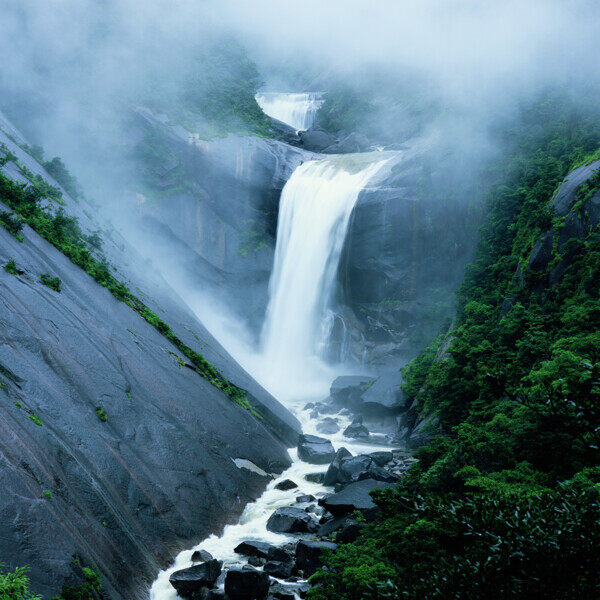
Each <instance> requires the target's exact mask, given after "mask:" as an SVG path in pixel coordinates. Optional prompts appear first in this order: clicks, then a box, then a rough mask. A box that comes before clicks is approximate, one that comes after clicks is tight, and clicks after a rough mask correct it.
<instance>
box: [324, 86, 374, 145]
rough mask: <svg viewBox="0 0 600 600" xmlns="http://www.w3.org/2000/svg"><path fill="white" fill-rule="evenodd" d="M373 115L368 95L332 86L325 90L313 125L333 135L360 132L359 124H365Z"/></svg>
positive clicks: (351, 89)
mask: <svg viewBox="0 0 600 600" xmlns="http://www.w3.org/2000/svg"><path fill="white" fill-rule="evenodd" d="M374 113H375V107H374V105H373V103H372V101H371V98H370V97H369V94H366V93H364V92H360V91H358V90H355V89H353V88H351V87H348V86H347V85H334V86H333V87H332V88H330V89H328V90H327V95H326V96H325V100H324V102H323V104H322V105H321V108H320V109H319V111H318V113H317V117H316V119H315V124H316V125H318V126H319V127H321V128H322V129H324V130H325V131H328V132H330V133H333V134H336V133H339V132H341V131H345V132H347V133H350V132H352V131H358V130H360V129H361V124H364V123H367V122H368V121H369V118H370V117H372V116H373V114H374Z"/></svg>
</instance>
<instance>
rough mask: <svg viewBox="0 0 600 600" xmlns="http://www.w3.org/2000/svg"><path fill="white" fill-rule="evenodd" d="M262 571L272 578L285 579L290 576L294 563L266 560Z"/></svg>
mask: <svg viewBox="0 0 600 600" xmlns="http://www.w3.org/2000/svg"><path fill="white" fill-rule="evenodd" d="M263 569H264V572H265V573H268V574H269V575H271V576H272V577H277V578H278V579H286V578H287V577H289V576H290V575H291V574H292V571H293V570H294V563H293V562H290V561H287V562H282V561H279V560H268V561H267V562H266V563H265V566H264V567H263Z"/></svg>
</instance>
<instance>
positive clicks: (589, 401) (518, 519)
mask: <svg viewBox="0 0 600 600" xmlns="http://www.w3.org/2000/svg"><path fill="white" fill-rule="evenodd" d="M505 138H506V141H507V143H508V144H509V146H508V147H509V153H508V155H507V156H508V159H507V160H505V161H504V162H502V163H501V164H499V165H498V166H497V167H496V168H495V169H494V170H493V171H492V172H491V173H490V176H493V177H496V178H497V182H496V184H495V185H494V187H493V191H492V194H491V198H490V207H489V213H488V217H487V220H486V224H485V226H484V227H483V229H482V232H481V241H480V244H479V249H478V253H477V257H476V260H475V262H474V264H473V265H472V266H471V267H470V268H469V269H468V270H467V275H466V278H465V282H464V284H463V286H462V288H461V289H460V291H459V294H458V297H459V303H458V304H459V307H458V316H457V322H456V324H455V326H454V328H453V329H452V331H451V332H449V333H448V334H447V336H446V337H445V339H443V338H438V339H437V340H435V341H434V343H433V344H432V346H431V347H430V348H429V349H427V350H426V351H425V352H424V353H423V354H422V355H421V356H420V357H418V358H417V359H416V360H415V361H414V362H413V363H411V365H410V366H409V367H408V368H407V369H406V370H405V372H404V375H405V378H406V383H405V386H404V387H405V392H406V393H407V394H408V396H409V397H410V398H411V399H413V400H415V401H416V403H417V405H418V406H419V407H420V408H421V409H422V410H423V411H424V412H426V413H429V414H434V415H436V416H437V420H438V423H439V432H438V433H440V434H441V435H436V436H435V437H434V438H433V440H432V441H431V443H430V444H429V445H427V446H426V447H424V448H422V449H420V450H419V451H418V453H417V456H418V457H419V459H420V461H419V463H418V464H417V466H416V467H414V468H413V469H412V470H411V472H410V474H409V476H408V477H407V478H405V479H404V480H403V482H402V483H401V484H400V486H399V487H398V489H397V490H394V491H389V492H386V493H381V492H379V493H377V494H376V500H377V503H378V504H379V506H380V507H381V509H382V517H381V519H380V520H378V521H376V522H375V523H374V524H373V525H371V526H370V527H369V529H368V530H367V532H366V534H365V535H363V536H362V537H361V538H359V540H358V541H357V542H356V543H354V544H349V545H343V546H341V547H340V549H339V550H338V552H337V553H336V554H335V555H334V556H331V557H330V558H329V560H328V566H329V567H330V570H329V571H327V572H321V573H319V574H318V575H317V576H315V581H316V582H318V583H320V584H321V585H320V586H318V587H316V588H315V589H313V590H312V591H311V594H310V598H311V599H312V600H317V599H318V600H324V599H325V598H339V599H342V600H343V599H346V600H350V599H352V600H358V599H363V598H364V599H368V598H414V599H434V598H439V599H442V598H443V599H451V598H456V599H459V598H460V599H461V600H465V599H471V598H473V599H480V598H481V599H483V598H486V599H495V598H511V599H523V600H524V599H529V598H540V599H541V598H544V599H557V600H558V599H575V598H577V599H580V598H581V599H590V600H591V599H592V598H598V597H600V553H599V552H598V551H597V547H598V544H599V541H600V540H599V531H600V468H599V467H598V464H599V460H598V458H599V457H598V447H599V445H600V444H599V442H600V440H599V439H598V438H599V432H600V404H599V403H598V400H599V397H598V396H599V395H600V288H599V286H598V281H600V232H598V231H597V228H595V229H594V230H592V231H591V232H590V233H589V235H586V236H584V237H581V238H580V239H572V240H568V243H567V244H565V245H564V246H563V247H562V248H561V247H559V246H558V244H557V243H556V239H557V237H558V236H556V235H555V236H554V239H555V242H554V245H553V249H552V251H551V256H550V257H549V260H548V263H547V265H545V266H544V267H543V268H541V269H539V268H538V269H534V268H531V267H530V256H531V254H532V249H533V248H534V245H535V243H536V241H537V240H539V239H540V235H541V234H542V233H544V232H552V231H554V232H556V233H560V231H561V230H562V228H563V226H564V219H559V218H557V217H555V216H554V215H553V213H552V211H551V210H550V208H549V205H548V202H549V200H550V199H551V198H552V196H553V193H554V191H555V190H556V188H557V186H558V185H559V184H560V182H561V180H562V179H563V178H564V177H565V175H567V173H568V172H569V170H570V169H572V168H573V167H574V166H576V165H577V164H579V163H581V162H582V161H583V160H588V159H589V158H590V155H591V153H592V152H593V151H594V150H596V149H597V148H598V146H599V145H600V119H598V117H597V115H593V114H591V115H587V114H582V112H581V111H576V110H574V109H573V108H572V107H571V106H570V105H569V104H568V103H567V102H563V101H561V100H559V99H556V98H554V99H551V100H547V101H545V102H543V103H541V104H539V105H537V106H535V107H533V108H531V109H529V110H525V111H523V114H522V118H521V122H520V123H519V126H518V128H515V129H514V130H512V131H509V132H507V134H506V136H505ZM590 185H592V186H594V188H595V182H591V184H590ZM588 187H589V186H588ZM580 194H583V195H585V196H586V197H588V198H589V189H587V188H586V189H581V190H580ZM582 197H583V196H582ZM566 257H568V264H567V266H568V268H567V269H566V272H564V274H563V276H562V277H554V278H553V279H550V274H551V273H554V271H553V269H554V268H555V267H556V266H557V265H558V264H561V261H563V262H564V260H566Z"/></svg>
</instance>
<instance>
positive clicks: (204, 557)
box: [192, 550, 213, 562]
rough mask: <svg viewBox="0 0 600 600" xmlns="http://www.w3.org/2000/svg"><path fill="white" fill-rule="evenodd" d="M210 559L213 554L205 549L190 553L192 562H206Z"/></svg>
mask: <svg viewBox="0 0 600 600" xmlns="http://www.w3.org/2000/svg"><path fill="white" fill-rule="evenodd" d="M212 559H213V555H212V554H211V553H210V552H207V551H206V550H194V553H193V554H192V562H206V561H208V560H212Z"/></svg>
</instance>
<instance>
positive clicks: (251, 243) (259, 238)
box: [238, 219, 267, 258]
mask: <svg viewBox="0 0 600 600" xmlns="http://www.w3.org/2000/svg"><path fill="white" fill-rule="evenodd" d="M245 225H246V227H247V228H248V229H246V230H244V231H242V233H241V235H240V244H239V246H238V254H239V255H240V256H241V257H242V258H246V257H247V256H248V255H249V254H250V253H253V254H256V253H257V252H259V251H260V250H261V249H262V248H266V247H267V244H266V242H265V241H264V238H265V235H264V234H263V233H261V232H260V231H255V229H254V220H252V219H251V220H248V221H246V222H245Z"/></svg>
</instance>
